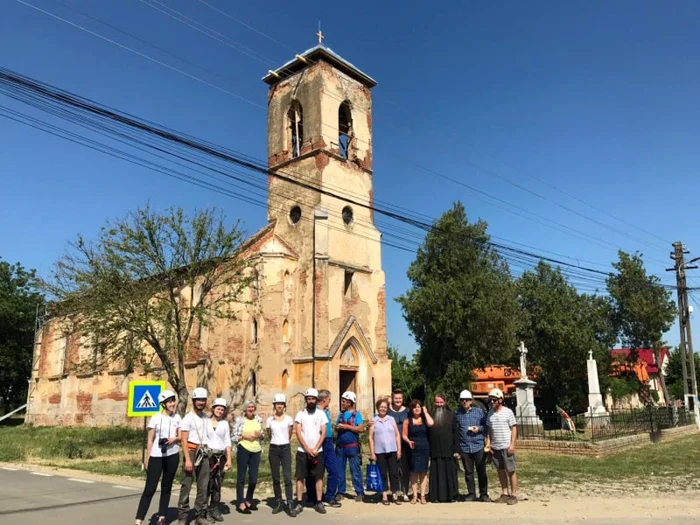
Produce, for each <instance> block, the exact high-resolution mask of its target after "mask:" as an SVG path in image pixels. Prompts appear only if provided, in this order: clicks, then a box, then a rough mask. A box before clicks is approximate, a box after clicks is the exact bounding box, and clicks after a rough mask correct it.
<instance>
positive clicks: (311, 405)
mask: <svg viewBox="0 0 700 525" xmlns="http://www.w3.org/2000/svg"><path fill="white" fill-rule="evenodd" d="M304 397H305V398H306V407H305V408H304V409H303V410H300V411H299V412H298V413H297V416H296V417H295V418H294V421H295V423H296V427H295V430H296V435H297V439H298V440H299V448H298V449H297V457H296V472H295V474H296V476H295V477H296V480H297V501H298V504H297V507H296V509H297V512H301V509H302V507H301V500H302V498H303V495H304V481H305V480H306V477H307V476H308V475H309V474H311V475H313V477H314V478H315V479H316V487H315V488H316V504H315V505H314V509H316V512H318V513H320V514H325V513H326V508H325V507H324V506H323V503H322V502H321V493H322V491H323V440H324V439H325V438H326V423H327V422H328V418H326V414H324V413H323V411H322V410H319V409H318V408H317V407H316V404H317V403H318V390H316V389H315V388H309V389H308V390H307V391H306V393H305V394H304Z"/></svg>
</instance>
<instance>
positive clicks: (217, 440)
mask: <svg viewBox="0 0 700 525" xmlns="http://www.w3.org/2000/svg"><path fill="white" fill-rule="evenodd" d="M207 423H208V424H207V427H208V428H207V445H208V446H209V448H211V449H212V450H226V449H227V448H228V447H230V446H231V427H230V426H229V425H228V421H226V420H221V421H219V422H218V423H217V424H216V428H214V419H213V418H209V421H208V422H207Z"/></svg>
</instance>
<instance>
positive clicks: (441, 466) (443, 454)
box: [428, 394, 459, 503]
mask: <svg viewBox="0 0 700 525" xmlns="http://www.w3.org/2000/svg"><path fill="white" fill-rule="evenodd" d="M431 416H432V418H433V421H434V422H435V424H434V425H433V426H432V427H431V428H430V434H429V438H430V491H429V492H428V500H429V501H432V502H440V503H444V502H451V501H454V500H455V499H457V493H458V488H459V484H458V481H457V462H456V460H455V458H456V457H459V448H458V444H459V440H458V439H457V436H458V435H459V434H458V429H457V424H456V421H455V418H454V414H453V413H452V411H451V410H450V409H449V408H448V407H447V406H445V396H444V395H442V394H437V395H436V396H435V408H434V409H433V413H432V414H431Z"/></svg>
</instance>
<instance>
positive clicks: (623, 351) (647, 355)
mask: <svg viewBox="0 0 700 525" xmlns="http://www.w3.org/2000/svg"><path fill="white" fill-rule="evenodd" d="M631 352H632V350H631V349H629V348H613V349H612V350H610V355H611V356H612V357H613V359H621V360H625V361H627V360H629V357H630V353H631ZM637 355H638V357H639V360H640V361H643V362H644V364H646V367H647V374H649V375H650V376H652V375H658V373H659V363H657V362H656V359H655V358H654V350H652V349H651V348H639V349H637ZM659 357H660V358H661V365H662V366H663V365H665V364H666V361H667V360H668V348H666V347H663V348H662V349H661V350H660V351H659Z"/></svg>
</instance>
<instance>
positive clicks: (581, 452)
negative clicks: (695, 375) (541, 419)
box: [517, 425, 698, 457]
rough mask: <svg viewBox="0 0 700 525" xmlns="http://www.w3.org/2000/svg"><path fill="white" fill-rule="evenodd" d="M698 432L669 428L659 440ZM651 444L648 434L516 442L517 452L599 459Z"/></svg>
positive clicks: (681, 428) (662, 433)
mask: <svg viewBox="0 0 700 525" xmlns="http://www.w3.org/2000/svg"><path fill="white" fill-rule="evenodd" d="M695 432H698V429H697V427H696V426H695V425H688V426H684V427H677V428H669V429H667V430H662V431H661V435H660V440H662V441H663V440H669V439H674V438H676V437H679V436H684V435H687V434H692V433H695ZM649 442H651V436H650V435H649V434H648V433H645V434H636V435H634V436H624V437H620V438H615V439H606V440H604V441H599V442H597V443H591V442H589V441H547V440H543V439H522V440H519V441H518V445H517V448H518V449H519V450H528V451H532V452H542V453H547V454H563V455H566V456H587V457H600V456H605V455H608V454H614V453H616V452H621V451H622V450H626V449H629V448H634V447H639V446H642V445H645V444H647V443H649Z"/></svg>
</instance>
